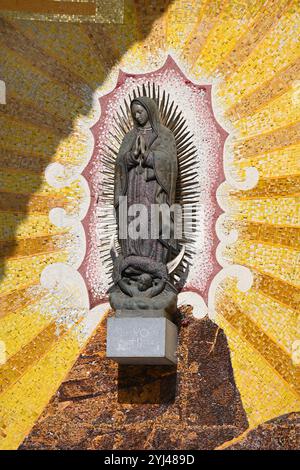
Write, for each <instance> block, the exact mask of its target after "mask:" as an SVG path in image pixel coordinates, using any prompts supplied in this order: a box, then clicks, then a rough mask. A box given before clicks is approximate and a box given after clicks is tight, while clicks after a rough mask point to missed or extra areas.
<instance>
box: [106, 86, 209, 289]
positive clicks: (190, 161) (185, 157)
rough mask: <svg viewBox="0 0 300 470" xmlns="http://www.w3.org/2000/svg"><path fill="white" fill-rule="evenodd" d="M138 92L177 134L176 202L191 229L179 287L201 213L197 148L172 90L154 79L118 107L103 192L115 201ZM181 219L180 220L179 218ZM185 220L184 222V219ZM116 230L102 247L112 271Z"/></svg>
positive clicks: (182, 241) (178, 270) (185, 237)
mask: <svg viewBox="0 0 300 470" xmlns="http://www.w3.org/2000/svg"><path fill="white" fill-rule="evenodd" d="M139 96H148V97H149V98H152V99H153V100H154V101H155V102H156V104H157V106H158V110H159V115H160V120H161V123H162V124H163V125H164V126H166V127H168V128H169V129H170V130H171V131H172V132H173V134H174V137H175V141H176V148H177V158H178V177H177V184H176V199H175V203H176V204H178V205H180V206H181V209H182V211H181V213H182V217H184V218H185V220H184V221H183V220H182V219H181V221H180V222H181V223H182V226H184V227H187V226H188V227H189V231H187V230H185V233H184V235H183V237H182V238H181V239H179V240H178V241H179V245H180V247H182V246H184V248H185V250H184V256H183V257H182V260H181V262H180V263H179V265H178V266H177V267H176V269H175V270H174V272H173V273H172V277H173V279H174V283H175V285H176V288H177V289H178V290H180V289H182V287H183V285H184V283H185V280H186V278H187V275H188V271H189V266H190V264H191V262H192V257H193V254H194V253H195V250H194V241H195V237H196V236H197V229H198V217H197V211H196V207H197V202H198V200H199V192H200V184H199V181H198V179H197V167H198V161H197V148H196V147H195V145H194V144H193V135H192V133H191V132H190V131H189V130H188V126H187V124H186V119H185V118H184V116H183V115H182V111H181V110H179V109H178V106H177V105H176V104H175V102H174V101H173V100H172V99H170V95H169V93H166V92H165V91H164V90H162V89H161V87H160V86H159V85H155V83H150V82H147V84H146V85H145V84H143V86H142V87H141V86H139V85H137V86H136V88H134V89H133V90H132V92H131V93H129V94H128V97H127V99H126V98H125V99H124V103H123V105H120V107H119V110H117V111H116V115H115V123H116V125H113V129H112V131H111V132H110V137H111V139H110V142H109V143H108V144H106V145H105V148H102V161H103V168H104V180H103V195H104V196H105V199H106V201H107V202H108V203H111V204H112V205H113V188H114V165H115V159H116V156H117V154H118V149H119V147H120V145H121V142H122V139H123V137H124V135H125V134H126V133H127V132H128V131H130V129H132V127H133V120H132V116H131V111H130V103H131V101H132V100H133V99H134V98H137V97H139ZM178 222H179V221H178ZM183 222H184V223H183ZM115 231H116V224H114V226H113V227H112V226H111V231H110V232H109V233H108V234H107V237H108V243H107V250H104V251H103V254H102V259H103V262H104V264H105V267H106V268H107V270H108V271H109V272H112V260H111V258H110V254H109V246H110V240H111V235H112V234H113V233H115Z"/></svg>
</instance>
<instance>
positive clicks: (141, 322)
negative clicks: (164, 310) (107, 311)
mask: <svg viewBox="0 0 300 470" xmlns="http://www.w3.org/2000/svg"><path fill="white" fill-rule="evenodd" d="M176 348H177V327H176V325H174V323H172V322H171V321H170V320H168V319H167V318H163V317H161V318H143V317H131V318H129V317H127V318H120V317H118V318H116V317H111V318H108V320H107V345H106V356H107V357H108V358H109V359H113V360H114V361H116V362H118V363H120V364H166V365H172V364H176V362H177V358H176Z"/></svg>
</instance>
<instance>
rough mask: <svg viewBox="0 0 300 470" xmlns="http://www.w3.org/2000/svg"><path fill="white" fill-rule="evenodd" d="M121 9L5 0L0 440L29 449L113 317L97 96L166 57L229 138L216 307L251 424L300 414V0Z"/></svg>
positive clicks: (184, 1)
mask: <svg viewBox="0 0 300 470" xmlns="http://www.w3.org/2000/svg"><path fill="white" fill-rule="evenodd" d="M29 3H30V2H29ZM33 3H34V2H33ZM41 3H42V2H41ZM49 3H51V2H49ZM52 3H59V2H52ZM65 3H66V2H65ZM88 3H90V4H93V2H88ZM100 3H101V2H100ZM115 3H118V2H115ZM119 3H120V6H119V7H120V8H122V12H119V17H118V20H117V21H113V20H112V21H109V20H105V21H104V20H103V21H100V20H99V21H87V20H86V19H85V20H84V21H79V20H80V18H79V19H78V18H77V19H76V18H75V19H74V18H73V19H71V20H70V18H69V19H68V17H67V16H66V17H64V18H63V21H55V18H54V19H53V18H50V20H49V18H45V17H42V18H39V20H37V19H36V18H35V17H32V18H30V19H29V18H28V16H26V17H25V19H24V17H21V18H20V16H19V17H18V18H16V16H15V15H14V14H11V13H10V14H6V13H7V11H6V13H5V12H4V10H5V7H4V8H2V7H1V1H0V165H1V172H0V193H1V194H0V246H1V265H0V279H1V281H0V449H17V448H18V446H19V445H20V444H21V443H22V442H23V440H24V438H25V437H26V436H27V435H28V433H29V432H30V430H31V429H32V427H33V425H34V424H35V422H36V421H37V420H38V418H39V416H40V415H41V413H42V412H43V410H44V409H45V407H46V406H47V404H48V403H49V401H50V399H51V397H52V396H53V395H54V394H55V392H56V391H57V389H58V388H59V386H60V384H61V383H62V381H63V380H64V379H65V377H66V376H67V374H68V373H69V371H70V370H71V368H72V366H73V364H74V362H75V361H76V359H77V358H78V356H79V354H80V352H81V351H82V350H83V348H84V347H85V345H86V344H87V343H88V341H89V339H90V337H91V336H92V335H93V333H94V331H95V330H96V329H97V327H98V325H99V324H100V323H101V321H102V319H103V318H104V316H105V314H106V313H107V309H108V304H106V303H99V304H97V305H96V306H94V307H93V308H90V304H89V297H88V294H87V290H86V287H85V285H84V282H83V280H82V278H81V276H80V274H79V272H78V268H79V267H80V265H81V264H82V262H83V255H82V253H84V251H85V237H84V230H83V228H82V225H81V223H80V221H81V220H83V218H84V217H85V214H86V212H87V209H88V207H89V204H90V200H91V198H95V197H96V196H97V195H96V194H95V193H94V192H93V191H90V189H89V187H88V184H87V182H86V179H85V178H84V177H83V176H82V171H83V170H84V168H85V167H86V165H87V163H88V158H89V156H90V155H91V151H92V148H91V146H93V142H92V140H91V136H90V132H89V128H90V125H91V123H94V122H96V121H97V120H98V119H99V116H100V112H101V110H100V108H99V97H102V96H104V95H106V94H108V93H110V92H111V91H112V90H113V89H114V87H115V85H116V83H117V80H118V77H119V73H120V70H122V71H123V72H124V73H126V74H131V75H132V76H134V75H135V74H140V75H141V74H148V73H150V72H154V71H156V70H159V69H161V68H162V67H163V66H164V64H165V63H166V61H167V59H168V57H171V58H172V60H173V61H174V63H175V64H176V66H177V67H178V68H179V69H180V70H181V71H182V74H183V75H185V76H186V77H188V79H189V80H190V81H191V82H192V83H194V84H198V85H207V86H211V98H212V108H213V111H214V115H215V117H216V120H217V121H218V123H219V124H220V126H222V128H223V129H225V131H226V132H227V134H228V137H227V139H226V142H225V147H224V152H223V169H224V175H225V177H224V181H223V183H222V185H220V187H219V189H218V191H217V195H216V197H217V200H218V203H219V205H220V207H221V208H222V214H221V216H220V218H219V219H218V222H217V226H216V228H215V230H216V234H217V236H218V239H219V241H220V243H219V245H218V247H217V253H216V254H215V256H216V259H217V261H218V263H219V265H220V267H221V268H222V271H221V272H222V273H223V274H222V276H219V277H218V279H217V280H218V282H215V281H212V285H213V288H212V290H211V293H210V295H209V302H208V306H207V309H208V313H209V314H210V315H211V316H212V317H213V318H214V321H215V322H216V323H217V325H218V326H219V327H221V328H222V329H223V330H224V332H225V334H226V337H227V340H228V343H229V348H230V353H231V360H232V366H233V372H234V377H235V381H236V385H237V387H238V390H239V392H240V394H241V399H242V403H243V406H244V410H245V412H246V415H247V419H248V422H249V429H252V428H256V427H257V426H258V425H260V424H262V423H265V422H266V421H268V420H271V419H274V418H276V417H278V416H281V415H284V414H287V413H290V412H297V411H300V374H299V371H300V317H299V301H300V237H299V235H300V228H299V216H300V199H299V196H300V194H299V193H300V189H299V188H300V165H299V161H300V158H299V157H300V76H299V71H300V56H299V53H300V41H299V24H300V5H299V1H298V0H265V1H262V0H252V1H250V0H222V1H221V0H220V1H219V0H174V1H162V0H157V1H146V0H125V1H124V3H123V2H119ZM121 4H122V5H121ZM82 5H84V3H83V4H82ZM119 7H118V8H119ZM1 8H2V10H3V12H2V11H1ZM116 8H117V7H116ZM2 13H3V14H2ZM4 13H5V14H4ZM19 13H20V12H19ZM27 13H28V12H27ZM41 14H42V13H41ZM41 19H42V20H41ZM47 19H48V20H49V21H47ZM187 104H188V103H187ZM215 249H216V247H215ZM195 263H197V260H195ZM53 266H54V267H55V273H54V270H53ZM234 266H236V267H238V270H237V271H234V269H233V267H234ZM244 284H246V286H245V285H244ZM195 308H196V307H194V311H195Z"/></svg>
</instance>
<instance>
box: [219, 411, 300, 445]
mask: <svg viewBox="0 0 300 470" xmlns="http://www.w3.org/2000/svg"><path fill="white" fill-rule="evenodd" d="M299 449H300V413H289V414H286V415H283V416H279V417H278V418H275V419H272V420H270V421H267V422H266V423H263V424H261V425H260V426H258V427H257V428H255V429H253V430H252V431H250V432H249V433H248V434H247V435H246V437H245V438H244V439H243V440H241V441H239V442H237V443H236V444H232V445H231V446H229V447H227V450H299Z"/></svg>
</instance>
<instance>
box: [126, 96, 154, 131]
mask: <svg viewBox="0 0 300 470" xmlns="http://www.w3.org/2000/svg"><path fill="white" fill-rule="evenodd" d="M130 107H131V114H132V118H133V121H134V124H135V125H136V126H138V127H148V125H149V126H151V127H152V129H153V130H154V131H155V132H156V133H157V132H158V124H159V122H160V119H159V112H158V107H157V104H156V103H155V101H154V100H153V99H151V98H148V96H140V97H138V98H135V99H134V100H132V101H131V104H130Z"/></svg>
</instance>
